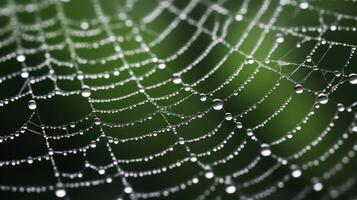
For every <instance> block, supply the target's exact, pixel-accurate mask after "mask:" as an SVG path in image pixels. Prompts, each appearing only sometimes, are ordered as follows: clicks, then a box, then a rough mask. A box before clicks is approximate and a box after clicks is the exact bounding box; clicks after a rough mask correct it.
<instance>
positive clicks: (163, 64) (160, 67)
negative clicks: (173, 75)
mask: <svg viewBox="0 0 357 200" xmlns="http://www.w3.org/2000/svg"><path fill="white" fill-rule="evenodd" d="M157 67H158V68H159V69H165V68H166V64H165V63H159V64H158V65H157Z"/></svg>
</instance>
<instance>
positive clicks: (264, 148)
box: [260, 144, 271, 157]
mask: <svg viewBox="0 0 357 200" xmlns="http://www.w3.org/2000/svg"><path fill="white" fill-rule="evenodd" d="M260 154H261V155H262V156H264V157H266V156H270V155H271V150H270V147H269V145H268V144H262V145H261V149H260Z"/></svg>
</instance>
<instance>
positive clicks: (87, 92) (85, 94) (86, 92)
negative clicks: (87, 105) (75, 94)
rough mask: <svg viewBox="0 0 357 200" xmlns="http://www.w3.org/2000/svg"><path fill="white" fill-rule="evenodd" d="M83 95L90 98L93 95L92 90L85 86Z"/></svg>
mask: <svg viewBox="0 0 357 200" xmlns="http://www.w3.org/2000/svg"><path fill="white" fill-rule="evenodd" d="M81 95H82V96H83V97H89V96H90V95H91V90H90V88H89V87H88V86H83V88H82V91H81Z"/></svg>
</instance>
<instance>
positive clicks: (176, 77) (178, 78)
mask: <svg viewBox="0 0 357 200" xmlns="http://www.w3.org/2000/svg"><path fill="white" fill-rule="evenodd" d="M172 82H173V83H174V84H180V83H182V79H181V76H180V75H178V74H174V75H173V76H172Z"/></svg>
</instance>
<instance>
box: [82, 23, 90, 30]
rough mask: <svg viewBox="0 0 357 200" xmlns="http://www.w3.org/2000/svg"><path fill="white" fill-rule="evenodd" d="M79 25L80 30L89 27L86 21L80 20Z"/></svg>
mask: <svg viewBox="0 0 357 200" xmlns="http://www.w3.org/2000/svg"><path fill="white" fill-rule="evenodd" d="M80 26H81V29H82V30H87V29H88V28H89V24H88V22H82V23H81V25H80Z"/></svg>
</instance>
